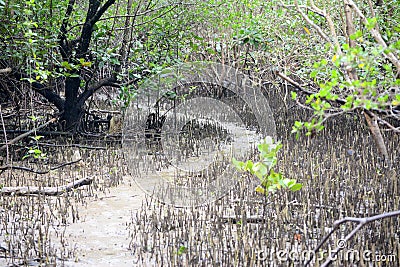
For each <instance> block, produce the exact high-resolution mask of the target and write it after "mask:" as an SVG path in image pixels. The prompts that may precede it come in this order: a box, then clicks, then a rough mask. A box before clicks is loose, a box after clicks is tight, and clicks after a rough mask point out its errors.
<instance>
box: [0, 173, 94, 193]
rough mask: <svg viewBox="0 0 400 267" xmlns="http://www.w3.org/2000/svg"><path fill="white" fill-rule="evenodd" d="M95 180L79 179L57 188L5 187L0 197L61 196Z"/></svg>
mask: <svg viewBox="0 0 400 267" xmlns="http://www.w3.org/2000/svg"><path fill="white" fill-rule="evenodd" d="M92 182H93V178H91V177H87V178H82V179H79V180H77V181H75V182H71V183H68V184H66V185H63V186H57V187H39V186H22V187H3V188H1V190H0V195H3V196H4V195H5V196H10V195H17V196H29V195H45V196H60V195H62V194H64V193H66V192H70V191H72V190H74V189H76V188H78V187H81V186H84V185H90V184H91V183H92Z"/></svg>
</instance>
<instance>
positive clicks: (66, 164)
mask: <svg viewBox="0 0 400 267" xmlns="http://www.w3.org/2000/svg"><path fill="white" fill-rule="evenodd" d="M81 160H82V159H78V160H74V161H70V162H65V163H62V164H59V165H57V166H54V167H50V169H48V170H45V171H41V170H34V169H31V168H27V167H24V166H12V165H5V166H0V170H1V171H4V170H20V171H27V172H32V173H36V174H46V173H49V172H51V171H54V170H57V169H60V168H62V167H65V166H69V165H72V164H75V163H78V162H79V161H81Z"/></svg>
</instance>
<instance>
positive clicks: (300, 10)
mask: <svg viewBox="0 0 400 267" xmlns="http://www.w3.org/2000/svg"><path fill="white" fill-rule="evenodd" d="M294 4H295V6H296V9H297V11H298V12H299V13H300V15H301V16H302V17H303V19H304V20H305V21H306V22H307V23H308V24H309V25H310V26H311V27H313V28H314V29H315V30H316V31H317V33H318V34H319V35H320V36H321V37H322V38H323V39H324V40H325V41H326V42H327V43H329V44H330V45H331V46H332V48H333V47H334V44H333V43H332V41H331V39H330V38H329V36H328V35H326V34H325V32H324V31H323V30H322V29H321V27H319V26H318V25H317V24H315V23H314V22H313V21H312V20H311V19H310V18H309V17H308V16H307V15H306V14H305V13H304V12H303V10H302V9H301V8H300V5H299V2H298V1H297V0H295V1H294ZM325 16H326V14H325Z"/></svg>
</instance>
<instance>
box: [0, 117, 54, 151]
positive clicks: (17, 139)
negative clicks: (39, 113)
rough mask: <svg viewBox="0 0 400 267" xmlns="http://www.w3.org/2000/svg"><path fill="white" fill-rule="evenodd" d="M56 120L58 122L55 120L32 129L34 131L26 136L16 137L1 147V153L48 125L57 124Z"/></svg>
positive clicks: (25, 134)
mask: <svg viewBox="0 0 400 267" xmlns="http://www.w3.org/2000/svg"><path fill="white" fill-rule="evenodd" d="M56 120H57V119H56V118H53V119H51V120H49V121H48V122H46V123H45V124H42V125H40V126H38V127H36V128H34V129H32V130H30V131H28V132H26V133H24V134H21V135H19V136H17V137H15V138H14V139H12V140H11V141H10V142H8V143H7V144H5V145H3V146H1V147H0V151H2V150H4V149H6V148H7V147H8V146H9V145H12V144H14V143H16V142H18V141H19V140H21V139H23V138H25V137H27V136H29V135H30V134H32V133H34V132H35V131H37V130H39V129H42V128H44V127H46V126H47V125H49V124H50V123H53V122H55V121H56Z"/></svg>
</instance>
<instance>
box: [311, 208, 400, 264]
mask: <svg viewBox="0 0 400 267" xmlns="http://www.w3.org/2000/svg"><path fill="white" fill-rule="evenodd" d="M399 215H400V210H397V211H392V212H387V213H383V214H379V215H375V216H372V217H365V218H355V217H346V218H343V219H340V220H336V221H335V222H334V223H333V228H332V230H331V231H330V232H329V233H328V234H327V235H326V236H325V237H324V238H323V239H322V241H321V242H320V243H319V244H318V246H317V247H316V248H315V249H314V253H311V254H310V258H309V259H308V261H307V262H306V263H305V265H304V266H307V265H309V264H310V263H311V261H312V259H313V257H314V255H317V254H316V253H317V252H318V250H319V249H320V248H321V247H322V246H323V245H324V244H325V243H326V241H327V240H328V239H329V237H330V236H331V235H332V234H333V233H334V232H335V231H336V230H337V229H338V228H339V226H340V225H341V224H343V223H347V222H355V223H358V225H357V227H356V228H355V229H353V231H351V232H350V234H348V235H347V236H346V237H345V238H344V239H341V241H343V242H342V243H343V244H346V243H347V242H348V241H349V240H350V239H351V238H353V236H354V235H355V234H356V233H357V232H358V231H359V230H360V229H361V228H362V227H363V226H364V225H366V224H368V223H371V222H374V221H377V220H381V219H385V218H390V217H395V216H399ZM344 248H345V246H342V244H341V245H339V244H338V246H337V247H336V249H335V250H332V252H333V255H329V257H328V259H327V260H326V261H325V262H324V264H322V265H321V266H328V265H329V264H330V263H332V259H334V258H336V255H337V253H339V252H340V251H341V250H343V249H344Z"/></svg>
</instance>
